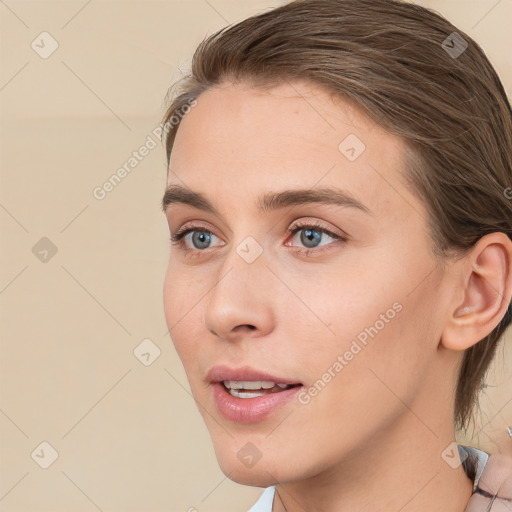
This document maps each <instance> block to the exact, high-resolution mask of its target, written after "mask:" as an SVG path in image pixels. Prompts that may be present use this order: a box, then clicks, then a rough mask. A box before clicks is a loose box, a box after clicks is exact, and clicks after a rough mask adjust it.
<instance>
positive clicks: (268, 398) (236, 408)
mask: <svg viewBox="0 0 512 512" xmlns="http://www.w3.org/2000/svg"><path fill="white" fill-rule="evenodd" d="M212 387H213V398H214V400H215V403H216V405H217V409H218V410H219V412H220V413H221V414H222V416H224V418H226V419H227V420H229V421H234V422H236V423H254V422H256V421H261V420H264V419H265V418H267V417H268V416H270V415H271V414H272V413H273V412H274V411H276V409H278V408H279V407H281V406H282V405H284V404H285V403H286V402H288V401H289V400H291V399H292V398H293V397H294V396H295V395H296V394H297V393H298V392H299V391H300V390H301V389H302V387H303V386H295V387H293V388H290V389H286V390H284V391H279V392H277V393H269V394H267V395H263V396H258V397H256V398H238V397H236V396H231V395H230V394H229V392H228V391H227V390H226V388H225V387H224V384H222V382H215V383H213V384H212Z"/></svg>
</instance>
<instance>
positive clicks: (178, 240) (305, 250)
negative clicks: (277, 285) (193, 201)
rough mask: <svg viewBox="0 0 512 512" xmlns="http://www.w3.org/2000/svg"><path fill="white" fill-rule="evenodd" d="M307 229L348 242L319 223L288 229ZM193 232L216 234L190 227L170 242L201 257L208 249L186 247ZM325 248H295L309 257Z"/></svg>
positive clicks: (296, 230) (289, 229) (299, 225)
mask: <svg viewBox="0 0 512 512" xmlns="http://www.w3.org/2000/svg"><path fill="white" fill-rule="evenodd" d="M305 229H312V230H315V231H319V232H321V233H325V234H326V235H329V236H330V237H331V238H333V239H334V240H336V241H340V242H346V241H347V237H344V236H341V235H337V234H336V233H333V232H332V231H330V230H328V229H326V228H325V227H323V226H322V225H320V224H318V223H315V222H302V223H301V222H298V223H296V224H294V225H292V226H290V227H289V228H288V229H287V232H288V233H289V234H290V235H292V236H294V235H295V233H297V232H298V231H302V230H305ZM193 231H202V232H205V233H211V234H212V235H213V234H214V233H212V232H211V231H210V230H208V229H205V228H204V226H189V227H187V228H185V229H182V230H180V231H178V232H177V233H176V234H175V235H171V236H170V241H171V244H172V245H176V246H179V247H180V248H181V249H183V250H184V251H185V252H186V253H188V255H189V256H199V255H200V253H202V252H205V251H206V250H207V249H190V248H188V247H186V246H185V240H184V237H185V236H186V235H188V233H191V232H193ZM331 244H332V242H331V243H330V244H327V245H331ZM323 248H324V246H320V247H319V248H310V249H308V248H297V247H295V251H296V252H298V253H299V254H302V255H305V256H308V255H309V254H310V253H311V252H322V249H323Z"/></svg>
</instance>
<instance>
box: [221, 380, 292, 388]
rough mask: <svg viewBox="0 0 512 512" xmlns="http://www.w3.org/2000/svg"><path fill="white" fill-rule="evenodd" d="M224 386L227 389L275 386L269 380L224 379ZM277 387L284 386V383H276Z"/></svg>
mask: <svg viewBox="0 0 512 512" xmlns="http://www.w3.org/2000/svg"><path fill="white" fill-rule="evenodd" d="M223 383H224V386H226V387H227V388H228V389H272V388H273V387H274V386H275V382H271V381H269V380H256V381H246V380H225V381H224V382H223ZM278 386H279V387H282V386H284V387H286V384H278Z"/></svg>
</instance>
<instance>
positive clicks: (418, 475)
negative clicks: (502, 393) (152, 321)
mask: <svg viewBox="0 0 512 512" xmlns="http://www.w3.org/2000/svg"><path fill="white" fill-rule="evenodd" d="M349 134H355V135H356V136H357V137H358V138H359V139H360V140H361V141H363V142H364V144H365V146H366V149H365V151H364V152H363V153H362V154H361V155H360V156H359V157H358V158H357V159H356V160H355V161H349V160H348V159H347V158H346V157H345V156H344V155H343V154H342V153H341V152H340V150H339V149H338V146H339V144H340V142H341V141H343V140H344V139H345V138H346V137H347V136H348V135H349ZM404 150H405V145H404V142H403V141H402V140H401V139H400V138H398V137H395V136H394V135H391V134H390V133H388V132H386V131H384V130H383V129H382V128H381V127H380V126H379V125H376V124H375V123H374V122H373V121H372V120H371V119H369V118H367V117H366V116H365V115H364V114H363V113H362V112H361V111H360V110H359V109H358V108H356V107H354V106H351V105H350V104H349V103H348V102H347V101H345V100H343V101H342V100H341V99H337V100H333V99H332V98H331V97H330V96H329V95H328V94H327V93H326V92H325V91H323V90H322V89H321V88H318V87H316V86H313V85H311V84H308V83H306V82H298V81H297V82H293V83H286V84H283V85H279V86H277V87H274V88H272V89H269V90H266V91H264V90H259V89H256V88H254V87H253V86H251V85H250V84H248V83H239V84H237V85H235V84H232V83H229V82H226V83H223V84H221V85H220V86H217V87H215V88H212V89H209V90H208V91H206V92H204V93H203V94H201V95H200V97H199V98H198V104H197V106H195V107H194V108H193V109H192V110H191V111H190V112H189V113H188V114H187V115H186V116H185V118H184V119H183V120H182V122H181V125H180V127H179V130H178V133H177V137H176V140H175V144H174V148H173V151H172V154H171V161H170V166H169V178H168V185H173V184H180V185H183V186H186V187H187V188H189V189H191V190H194V191H197V192H201V193H203V194H204V195H205V196H206V197H207V198H208V199H209V200H210V201H211V202H212V203H213V204H214V206H215V207H216V208H217V209H218V210H219V212H220V215H219V216H216V215H214V214H212V213H209V212H205V211H202V210H199V209H196V208H192V207H191V206H188V205H184V204H181V203H175V204H172V205H169V207H168V209H167V211H166V217H167V220H168V223H169V229H170V232H171V234H175V233H176V232H177V231H178V229H179V228H181V227H182V226H184V225H185V224H189V225H191V224H195V225H198V226H199V227H197V228H196V230H198V231H201V232H202V231H207V232H210V233H212V234H213V236H212V238H211V244H210V247H209V248H208V249H201V248H197V244H198V242H197V241H196V244H195V246H194V245H193V240H192V238H191V237H192V235H188V236H187V237H186V242H185V244H186V247H188V248H189V249H191V250H192V253H193V254H194V255H193V256H191V255H190V254H192V253H186V251H185V250H184V248H183V247H181V248H180V246H178V245H172V246H171V249H170V258H169V265H168V269H167V273H166V276H165V283H164V308H165V315H166V320H167V324H168V327H169V329H170V334H171V338H172V341H173V343H174V345H175V347H176V350H177V352H178V354H179V356H180V358H181V360H182V362H183V365H184V368H185V370H186V373H187V377H188V379H189V383H190V387H191V390H192V393H193V395H194V397H195V400H196V402H197V403H198V405H199V409H200V411H201V414H202V415H203V418H204V421H205V423H206V425H207V427H208V429H209V432H210V435H211V437H212V440H213V444H214V448H215V452H216V455H217V459H218V462H219V465H220V467H221V469H222V470H223V471H224V473H225V474H226V475H229V477H230V478H231V479H232V480H234V481H236V482H239V483H242V484H246V485H252V486H260V487H265V486H269V485H277V490H278V496H276V498H275V500H274V505H273V510H274V512H281V511H284V510H287V511H288V512H292V511H304V510H307V511H310V512H319V511H322V512H330V511H339V510H357V511H358V512H366V511H368V512H370V511H371V512H377V511H382V512H384V511H385V512H390V511H395V510H396V511H398V510H400V511H401V512H412V511H415V512H419V511H425V512H426V511H429V512H431V511H432V510H443V511H444V512H452V511H453V512H455V511H457V512H462V511H463V510H464V508H465V506H466V504H467V502H468V500H469V498H470V495H471V490H472V482H471V481H470V480H469V479H468V478H467V476H466V474H465V472H464V471H463V469H462V467H460V466H457V467H455V469H453V468H452V467H451V466H449V465H448V464H447V463H446V462H445V461H444V460H443V458H442V457H441V453H442V452H443V450H445V449H446V448H447V447H448V446H449V445H450V443H452V442H453V441H454V440H455V438H454V420H453V397H452V394H453V393H452V390H453V389H454V386H455V383H456V370H457V364H458V363H459V361H460V359H461V356H462V353H463V350H464V349H466V348H468V347H469V346H471V345H472V344H473V343H476V342H477V341H478V340H480V339H482V338H483V337H484V336H485V335H486V334H487V333H488V332H490V331H491V330H492V329H493V328H494V327H495V326H496V325H497V324H498V322H499V321H500V319H501V317H502V316H503V315H504V313H505V309H506V305H507V302H508V301H510V296H511V294H512V282H511V281H512V278H511V274H512V272H511V266H512V263H511V261H512V247H511V246H512V244H511V243H510V241H509V240H508V238H507V237H506V236H505V235H503V234H501V233H493V234H491V235H487V236H486V237H484V238H483V239H481V240H480V241H479V243H478V244H477V245H476V246H475V247H474V249H473V250H472V252H471V253H469V254H468V255H467V256H466V257H464V258H461V259H458V260H457V261H449V262H447V263H445V265H444V266H441V265H439V264H438V262H437V261H436V259H435V257H434V255H433V253H432V252H431V250H430V246H429V238H428V230H427V221H426V219H427V214H426V210H425V208H424V206H423V204H422V202H421V200H420V199H419V198H417V197H416V196H415V195H414V194H413V193H412V192H411V191H410V190H409V189H408V188H407V187H406V186H405V180H404V179H403V172H404V169H403V154H404ZM320 186H321V187H338V188H343V189H344V190H347V191H349V192H350V194H352V195H353V196H354V197H356V198H357V199H358V200H359V201H361V202H362V203H364V204H365V205H366V206H367V207H368V208H369V209H370V210H371V214H366V213H364V212H362V211H359V210H357V209H355V208H349V207H341V206H334V205H321V204H307V205H299V206H293V207H289V208H285V209H282V210H276V211H272V210H270V211H268V212H265V213H260V212H258V210H257V208H256V198H257V196H259V195H260V194H262V193H264V192H269V191H280V190H284V189H296V188H318V187H320ZM299 219H300V220H307V221H316V222H319V223H321V224H322V226H323V227H325V229H328V230H330V231H333V232H334V233H337V234H340V235H345V236H346V237H347V240H346V241H345V242H339V241H336V240H335V239H333V238H331V237H329V236H328V235H326V234H321V232H320V234H321V236H322V239H321V242H320V244H319V247H317V248H312V249H311V251H310V253H309V254H304V253H300V252H299V251H300V249H301V248H302V249H305V248H307V247H310V248H311V246H307V245H304V236H303V237H302V239H301V234H304V231H298V232H297V233H296V234H295V235H291V234H290V233H288V232H287V228H288V227H289V226H291V225H293V224H294V223H296V221H297V220H299ZM247 236H252V237H253V238H254V239H255V240H257V242H258V243H259V245H260V246H261V248H262V251H263V252H262V254H261V255H260V256H259V257H258V258H257V259H256V260H255V261H254V262H252V263H247V262H246V261H245V260H244V259H242V258H241V257H240V256H239V254H238V253H237V252H236V248H237V246H238V245H239V244H240V243H241V242H242V241H243V240H244V239H245V238H246V237H247ZM200 247H201V246H200ZM395 303H399V304H400V305H401V306H402V309H401V311H400V312H399V313H397V314H396V316H395V317H394V318H393V319H392V320H390V321H389V322H388V323H386V324H385V327H384V328H382V329H381V330H380V331H379V332H378V334H377V335H376V336H375V337H374V338H373V339H372V338H369V340H368V343H367V345H366V346H365V347H364V349H363V350H361V351H360V352H359V353H358V354H357V355H356V356H354V358H353V359H352V360H351V361H349V362H348V364H346V366H344V367H343V369H342V370H341V371H339V372H338V373H336V376H335V377H334V378H332V379H331V381H330V382H329V383H328V384H327V385H326V386H325V387H324V388H323V389H322V390H321V392H320V393H318V394H317V395H316V396H314V397H312V398H311V400H310V402H309V403H308V404H307V405H304V404H301V403H299V402H298V401H297V400H293V401H291V402H288V403H287V404H286V405H284V406H283V407H281V408H280V409H278V410H277V411H276V412H275V413H274V414H272V415H271V416H270V417H268V418H266V419H265V420H262V421H260V422H257V423H252V424H237V423H234V422H230V421H228V420H226V419H224V418H223V417H222V416H221V415H220V414H219V412H218V411H217V409H216V406H215V403H214V401H213V398H212V390H211V386H210V384H209V383H208V382H207V381H206V378H205V377H206V373H207V371H208V370H209V369H210V368H211V367H212V366H214V365H217V364H225V365H228V366H231V367H240V366H244V365H249V366H252V367H254V368H257V369H259V370H264V371H267V372H269V373H271V374H274V375H278V376H283V377H287V378H290V379H293V380H295V381H297V382H301V383H303V384H304V386H305V387H306V388H309V387H310V386H313V385H314V383H315V382H316V381H317V380H318V379H319V378H321V377H322V375H323V374H324V373H325V372H326V371H327V369H328V368H330V367H332V366H333V363H334V362H335V361H336V360H337V357H338V355H340V354H341V355H342V354H344V353H345V352H346V351H347V350H348V349H349V347H350V344H351V342H352V340H354V339H355V338H356V336H357V335H358V334H359V333H361V332H362V331H363V330H364V329H365V328H366V327H369V326H372V325H374V324H375V322H376V321H377V320H378V319H379V318H380V315H381V314H383V313H385V312H386V310H388V309H389V308H391V307H392V305H393V304H395ZM248 442H251V443H253V444H254V445H255V446H256V447H257V448H258V450H259V452H260V453H261V459H260V460H259V461H258V462H257V463H256V464H255V465H254V466H252V467H251V468H249V467H246V466H245V465H244V464H242V462H241V461H240V460H239V458H238V457H237V452H238V451H239V450H240V449H241V448H242V447H244V446H245V445H246V443H248ZM454 457H455V460H456V462H457V461H458V455H457V454H455V455H454Z"/></svg>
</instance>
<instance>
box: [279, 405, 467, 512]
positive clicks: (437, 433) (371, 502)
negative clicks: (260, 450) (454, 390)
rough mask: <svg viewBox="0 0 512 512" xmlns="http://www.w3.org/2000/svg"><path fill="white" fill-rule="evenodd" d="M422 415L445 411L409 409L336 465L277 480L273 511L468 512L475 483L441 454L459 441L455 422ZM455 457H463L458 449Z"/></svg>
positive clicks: (461, 469)
mask: <svg viewBox="0 0 512 512" xmlns="http://www.w3.org/2000/svg"><path fill="white" fill-rule="evenodd" d="M425 412H426V411H425ZM422 417H427V418H429V417H430V418H432V417H442V415H439V414H437V415H434V416H433V415H432V414H430V415H428V414H427V415H426V416H422V415H420V414H418V415H415V414H412V413H411V411H410V410H409V409H408V410H406V411H405V412H404V414H403V415H402V416H401V417H399V418H398V419H397V420H396V422H395V423H394V424H393V425H391V426H390V427H389V428H388V429H387V430H384V431H382V432H381V433H379V434H377V435H376V436H374V437H373V438H372V440H371V441H370V442H367V443H366V444H365V445H364V446H363V447H360V449H358V450H354V451H353V453H351V454H349V455H348V456H346V457H344V458H343V461H342V462H341V463H339V464H337V465H336V466H335V467H330V468H326V469H325V470H324V471H322V473H320V474H317V475H315V476H313V477H311V478H308V479H306V480H301V481H297V482H290V483H283V484H277V485H276V496H275V498H274V505H273V509H272V510H273V512H304V511H305V510H307V511H308V512H341V511H355V512H389V511H390V510H396V511H398V510H399V511H400V512H432V510H443V512H464V510H465V508H466V505H467V503H468V501H469V499H470V497H471V493H472V490H473V482H472V481H471V480H470V479H469V478H468V477H467V475H466V473H465V471H464V469H463V468H462V466H458V467H457V468H456V469H453V468H452V467H451V466H450V465H448V463H447V462H445V460H444V459H443V458H442V457H441V453H442V452H443V451H444V450H445V449H446V448H447V446H448V445H450V443H452V442H454V432H453V423H450V422H445V424H444V425H442V424H438V425H432V426H431V425H429V426H427V425H425V423H423V422H422V421H421V420H420V419H419V418H422ZM444 417H445V418H446V417H448V418H449V419H451V415H450V414H448V413H447V414H446V415H445V416H444ZM453 456H454V458H455V459H456V461H460V459H459V455H458V451H457V450H455V451H454V452H453Z"/></svg>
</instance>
